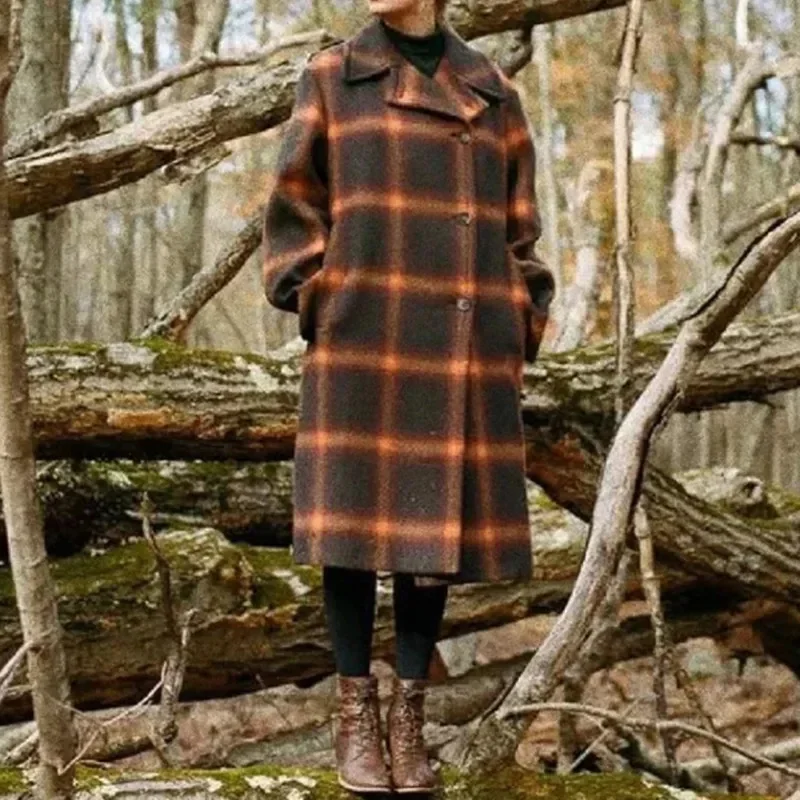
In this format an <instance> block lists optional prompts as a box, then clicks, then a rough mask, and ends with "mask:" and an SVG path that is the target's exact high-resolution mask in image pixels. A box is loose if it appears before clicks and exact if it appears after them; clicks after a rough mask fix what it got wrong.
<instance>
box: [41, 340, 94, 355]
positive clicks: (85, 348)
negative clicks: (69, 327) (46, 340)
mask: <svg viewBox="0 0 800 800" xmlns="http://www.w3.org/2000/svg"><path fill="white" fill-rule="evenodd" d="M104 349H105V345H103V344H100V343H98V342H59V343H58V344H44V345H36V346H35V347H31V354H32V355H40V354H41V355H55V354H59V353H64V354H66V355H76V356H93V355H97V354H98V353H100V352H102V351H103V350H104Z"/></svg>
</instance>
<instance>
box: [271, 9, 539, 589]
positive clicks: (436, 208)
mask: <svg viewBox="0 0 800 800" xmlns="http://www.w3.org/2000/svg"><path fill="white" fill-rule="evenodd" d="M442 25H443V28H444V31H445V36H446V45H445V53H444V55H443V57H442V61H441V62H440V64H439V67H438V69H437V71H436V73H435V75H434V77H433V78H428V77H427V76H426V75H425V74H424V73H422V72H420V71H419V70H417V68H416V67H415V66H414V65H413V64H411V63H410V62H409V61H407V60H406V59H405V58H404V57H403V56H402V54H401V53H400V52H399V51H398V50H397V49H396V48H395V47H394V45H393V44H392V42H391V41H390V40H388V39H387V38H386V36H385V34H384V32H383V30H382V28H381V26H380V20H379V18H378V17H377V15H375V16H373V17H372V19H371V21H370V22H369V23H367V24H366V25H365V26H363V27H362V28H361V30H360V31H358V32H357V33H356V34H355V35H354V36H352V37H350V38H349V39H347V40H345V41H338V42H336V43H334V44H333V45H329V46H328V47H326V48H323V49H322V50H321V51H318V52H317V53H315V54H314V55H313V56H311V57H310V58H309V59H308V61H307V62H306V63H305V64H304V65H303V67H302V69H301V72H300V76H299V79H298V84H297V88H296V100H295V105H294V109H293V112H292V115H291V118H290V119H289V120H288V121H287V123H286V131H285V134H284V137H283V139H282V142H281V146H280V150H279V156H278V161H277V165H276V172H275V184H274V188H273V190H272V191H271V194H270V196H269V198H268V200H267V203H266V207H265V210H264V217H263V221H264V230H263V233H264V239H263V241H264V245H263V247H264V249H263V258H264V260H263V276H264V288H265V291H266V296H267V299H268V301H269V303H270V304H271V305H272V306H274V307H276V308H279V309H281V310H284V311H288V312H293V313H296V314H297V317H298V329H299V333H300V334H301V336H302V337H303V339H305V340H306V342H307V345H306V349H305V351H304V353H303V354H302V356H301V358H302V373H301V382H300V386H301V388H300V399H299V416H298V430H297V438H296V441H295V472H294V530H293V553H294V559H295V561H296V562H297V563H310V564H322V565H337V566H345V567H353V568H361V569H375V570H384V571H391V572H409V573H412V574H415V575H420V576H431V577H432V579H433V580H436V579H439V580H442V579H444V580H448V581H450V582H453V583H465V582H487V581H495V580H508V579H517V580H525V579H528V578H529V577H530V576H531V569H532V563H531V535H530V528H529V517H528V506H527V500H526V491H525V451H524V441H523V431H522V418H521V407H520V391H521V388H522V371H523V362H524V361H525V360H527V361H530V362H532V361H533V360H534V359H535V358H536V354H537V350H538V347H539V343H540V341H541V337H542V334H543V329H544V326H545V323H546V321H547V317H548V306H549V303H550V300H551V297H552V295H553V291H554V286H553V278H552V275H551V273H550V271H549V270H548V269H547V268H546V266H545V265H544V264H543V263H542V262H541V261H540V259H539V258H538V256H537V255H536V254H535V253H534V243H535V242H536V240H537V239H538V237H539V235H540V232H541V225H540V218H539V212H538V209H537V204H536V197H535V193H534V167H535V161H534V159H535V156H534V146H533V142H532V139H531V135H530V132H529V129H528V125H527V121H526V117H525V115H524V112H523V109H522V106H521V103H520V98H519V95H518V93H517V91H516V90H515V88H514V86H513V84H512V83H511V81H510V80H509V79H508V78H507V77H506V76H505V74H504V73H502V72H501V71H500V70H499V69H498V68H497V67H495V66H494V64H493V63H492V62H491V60H489V59H488V58H487V57H486V56H484V55H483V54H482V53H480V52H479V51H478V50H477V49H475V48H472V47H470V46H469V45H467V43H466V42H465V41H464V40H463V39H462V38H461V37H460V36H459V35H458V34H457V33H456V32H455V30H454V29H453V28H452V27H450V26H449V24H448V23H446V22H443V23H442ZM425 580H427V579H425V578H423V579H422V580H421V582H424V581H425Z"/></svg>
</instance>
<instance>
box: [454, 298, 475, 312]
mask: <svg viewBox="0 0 800 800" xmlns="http://www.w3.org/2000/svg"><path fill="white" fill-rule="evenodd" d="M471 307H472V300H470V299H469V297H459V298H458V300H456V308H457V309H458V310H459V311H469V309H470V308H471Z"/></svg>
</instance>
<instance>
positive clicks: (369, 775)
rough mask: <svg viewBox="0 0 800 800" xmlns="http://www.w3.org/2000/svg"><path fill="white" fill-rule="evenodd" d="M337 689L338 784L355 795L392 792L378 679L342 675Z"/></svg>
mask: <svg viewBox="0 0 800 800" xmlns="http://www.w3.org/2000/svg"><path fill="white" fill-rule="evenodd" d="M338 689H339V726H338V730H337V733H336V748H335V749H336V764H337V767H338V773H339V783H340V784H341V785H342V786H344V788H345V789H349V790H350V791H352V792H384V793H387V792H391V790H392V782H391V778H390V777H389V770H388V769H387V767H386V760H385V758H384V754H383V747H382V737H381V722H380V711H379V706H378V680H377V678H376V677H375V676H374V675H369V676H367V677H363V678H350V677H346V676H343V675H339V676H338Z"/></svg>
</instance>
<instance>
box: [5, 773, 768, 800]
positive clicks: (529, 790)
mask: <svg viewBox="0 0 800 800" xmlns="http://www.w3.org/2000/svg"><path fill="white" fill-rule="evenodd" d="M10 772H15V771H14V770H10ZM115 775H116V776H117V777H118V778H123V777H124V778H125V779H127V780H129V779H131V778H135V777H136V775H135V773H132V772H128V771H125V772H122V771H119V772H117V771H115V770H113V769H112V770H102V771H100V770H95V769H90V768H87V767H79V769H78V774H77V780H76V783H77V784H78V786H79V788H81V789H86V790H90V789H92V788H94V787H95V786H97V785H99V783H100V781H101V779H102V780H103V781H112V782H113V781H114V780H115ZM443 775H444V778H445V783H446V786H447V789H446V791H445V793H444V797H446V798H447V800H535V798H539V799H540V800H669V799H670V798H673V797H674V795H673V794H671V793H668V792H667V791H666V790H664V789H663V788H660V787H658V786H650V785H647V784H645V783H644V782H643V781H642V780H641V778H640V777H639V776H638V775H636V774H634V773H613V774H605V775H570V776H560V775H541V774H537V773H533V772H527V771H525V770H523V769H521V768H519V767H512V768H508V769H505V770H502V771H500V772H499V773H497V774H494V775H491V776H488V777H483V776H479V777H476V776H464V775H461V774H459V773H458V772H457V771H456V770H455V769H454V768H452V767H446V768H445V769H444V770H443ZM256 777H264V778H273V779H280V778H283V779H284V781H287V779H288V781H287V782H285V783H284V784H283V786H284V788H283V790H278V791H276V792H270V793H269V794H267V793H263V794H259V796H263V797H265V798H267V797H273V798H276V800H277V798H286V797H288V796H290V795H289V793H288V789H289V788H291V787H292V786H293V785H294V786H295V787H297V788H299V789H300V790H301V795H302V796H303V797H305V798H307V799H308V800H346V798H347V799H348V800H349V798H351V797H352V795H350V794H349V793H347V792H345V791H344V790H342V789H341V788H340V787H339V786H338V783H337V780H336V774H335V773H334V772H333V771H331V770H319V769H307V768H302V769H293V768H289V767H273V766H269V765H258V766H251V767H242V768H239V769H221V770H202V769H164V770H160V771H159V773H158V778H159V780H176V781H177V780H184V781H185V780H192V779H194V780H204V781H211V782H213V783H214V784H215V785H216V786H218V787H219V788H218V790H217V792H215V794H218V795H220V796H222V797H224V798H225V800H229V799H234V798H244V797H246V796H253V789H252V788H251V786H250V784H248V782H247V779H248V778H256ZM292 778H303V779H304V780H305V781H313V787H312V786H309V785H308V783H299V782H298V783H295V784H292V782H291V779H292ZM722 798H726V800H734V799H735V800H769V798H765V797H755V796H749V795H748V796H744V795H729V794H724V795H723V794H720V795H709V796H708V800H722Z"/></svg>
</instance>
